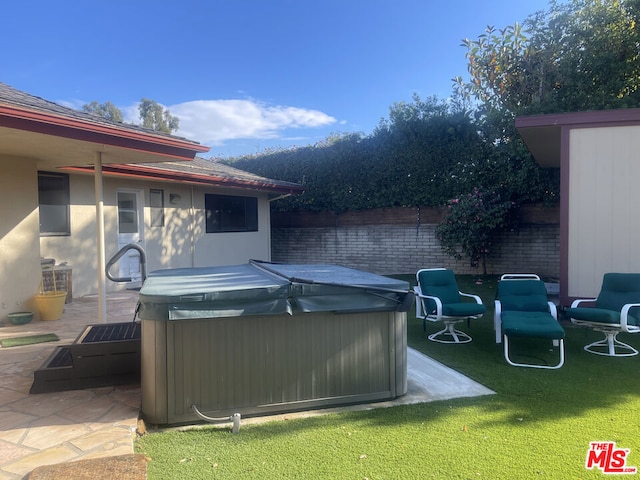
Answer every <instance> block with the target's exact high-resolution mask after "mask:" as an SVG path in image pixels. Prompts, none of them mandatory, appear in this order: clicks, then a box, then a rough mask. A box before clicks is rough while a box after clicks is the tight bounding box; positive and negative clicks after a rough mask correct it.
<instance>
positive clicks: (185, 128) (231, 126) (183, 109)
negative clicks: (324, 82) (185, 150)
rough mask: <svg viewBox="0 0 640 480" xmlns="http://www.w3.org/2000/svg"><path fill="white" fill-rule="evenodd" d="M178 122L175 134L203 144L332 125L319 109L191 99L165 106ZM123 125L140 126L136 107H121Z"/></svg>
mask: <svg viewBox="0 0 640 480" xmlns="http://www.w3.org/2000/svg"><path fill="white" fill-rule="evenodd" d="M165 108H167V109H168V110H169V112H170V113H171V115H175V116H176V117H178V118H179V119H180V129H179V130H178V131H177V132H175V134H176V135H178V136H181V137H185V138H188V139H190V140H195V141H198V142H200V143H203V144H205V145H210V146H221V145H224V143H225V141H227V140H238V139H276V138H282V137H284V131H285V130H287V129H291V128H296V129H299V128H318V127H326V126H328V125H332V124H334V123H336V119H335V118H333V117H332V116H330V115H327V114H326V113H323V112H321V111H319V110H309V109H304V108H297V107H286V106H280V105H268V104H266V103H262V102H258V101H255V100H194V101H191V102H184V103H178V104H175V105H169V106H165ZM122 113H123V115H124V119H125V122H131V123H140V119H139V116H138V115H139V114H138V104H137V103H136V104H134V105H130V106H128V107H124V108H122Z"/></svg>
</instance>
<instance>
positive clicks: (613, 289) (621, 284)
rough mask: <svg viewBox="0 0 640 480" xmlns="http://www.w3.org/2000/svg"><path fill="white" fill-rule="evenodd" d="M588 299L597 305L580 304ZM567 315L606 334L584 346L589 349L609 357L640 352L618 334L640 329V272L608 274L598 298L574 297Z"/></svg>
mask: <svg viewBox="0 0 640 480" xmlns="http://www.w3.org/2000/svg"><path fill="white" fill-rule="evenodd" d="M587 302H590V303H594V304H595V305H594V306H593V307H587V306H580V305H581V304H583V303H587ZM567 316H568V317H569V318H571V323H573V324H575V325H580V326H585V327H589V328H592V329H593V330H595V331H597V332H602V333H604V339H602V340H598V341H597V342H593V343H590V344H589V345H586V346H585V347H584V349H585V350H586V351H587V352H590V353H595V354H596V355H606V356H608V357H630V356H633V355H637V354H638V350H636V349H635V348H633V347H632V346H631V345H628V344H626V343H623V342H621V341H620V340H618V339H617V336H618V334H619V333H638V332H640V274H639V273H605V274H604V276H603V278H602V288H601V289H600V293H599V294H598V297H597V298H586V299H578V300H574V302H573V303H572V304H571V308H567Z"/></svg>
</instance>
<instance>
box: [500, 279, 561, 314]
mask: <svg viewBox="0 0 640 480" xmlns="http://www.w3.org/2000/svg"><path fill="white" fill-rule="evenodd" d="M497 298H498V300H500V303H501V306H502V311H503V312H504V311H518V312H546V313H548V312H549V304H548V300H547V289H546V288H545V286H544V282H543V281H542V280H501V281H500V282H499V283H498V293H497Z"/></svg>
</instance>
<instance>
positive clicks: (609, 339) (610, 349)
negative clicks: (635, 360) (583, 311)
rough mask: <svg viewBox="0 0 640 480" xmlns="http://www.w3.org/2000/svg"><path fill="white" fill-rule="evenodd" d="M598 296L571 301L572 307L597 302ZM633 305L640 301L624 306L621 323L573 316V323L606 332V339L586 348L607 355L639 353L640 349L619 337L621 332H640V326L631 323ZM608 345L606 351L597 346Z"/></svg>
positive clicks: (639, 305) (636, 305) (635, 305)
mask: <svg viewBox="0 0 640 480" xmlns="http://www.w3.org/2000/svg"><path fill="white" fill-rule="evenodd" d="M596 300H597V299H596V298H581V299H578V300H574V301H573V302H572V303H571V308H576V307H577V306H579V305H580V304H581V303H589V302H595V301H596ZM633 307H640V303H627V304H626V305H624V306H623V307H622V310H621V311H620V323H619V324H618V323H614V324H608V323H598V322H591V321H587V320H580V319H577V318H571V323H573V324H574V325H578V326H581V327H589V328H591V329H592V330H594V331H596V332H601V333H603V334H604V339H602V340H598V341H595V342H593V343H590V344H589V345H586V346H585V347H584V350H585V351H587V352H589V353H594V354H596V355H603V356H606V357H633V356H634V355H638V350H636V349H635V348H633V347H632V346H631V345H629V344H627V343H624V342H621V341H620V340H618V339H617V336H618V334H619V333H639V332H640V327H638V326H635V325H629V321H628V319H629V310H631V309H632V308H633ZM601 347H606V351H598V350H596V348H601ZM616 348H618V350H622V352H620V353H618V352H617V351H616Z"/></svg>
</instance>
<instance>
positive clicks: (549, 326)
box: [494, 274, 565, 369]
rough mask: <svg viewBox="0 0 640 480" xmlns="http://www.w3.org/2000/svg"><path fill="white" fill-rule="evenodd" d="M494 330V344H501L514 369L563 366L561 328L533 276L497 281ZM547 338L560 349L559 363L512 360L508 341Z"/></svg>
mask: <svg viewBox="0 0 640 480" xmlns="http://www.w3.org/2000/svg"><path fill="white" fill-rule="evenodd" d="M494 328H495V330H496V343H500V342H501V341H504V358H505V360H506V361H507V363H508V364H509V365H513V366H515V367H530V368H547V369H556V368H560V367H562V365H564V336H565V334H564V329H563V328H562V326H561V325H560V324H559V323H558V313H557V308H556V306H555V305H554V304H553V303H552V302H549V301H548V298H547V289H546V287H545V285H544V282H543V281H542V280H540V277H538V276H537V275H535V274H505V275H503V276H502V277H501V278H500V282H498V291H497V294H496V301H495V315H494ZM514 337H518V338H536V339H549V340H551V341H552V344H553V346H554V347H558V348H559V352H558V357H559V359H558V363H556V364H555V365H546V364H538V363H521V362H516V361H514V360H513V359H512V354H511V352H510V342H509V340H510V339H511V338H514Z"/></svg>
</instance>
